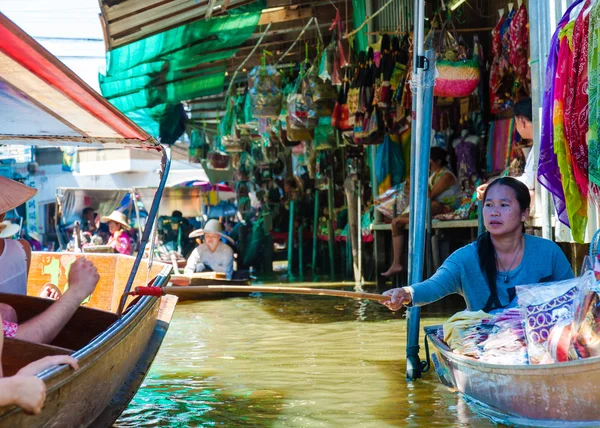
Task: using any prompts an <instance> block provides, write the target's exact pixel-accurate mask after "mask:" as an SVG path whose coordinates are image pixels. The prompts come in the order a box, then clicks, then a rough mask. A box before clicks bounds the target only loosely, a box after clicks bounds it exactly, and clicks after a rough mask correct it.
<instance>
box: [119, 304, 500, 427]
mask: <svg viewBox="0 0 600 428" xmlns="http://www.w3.org/2000/svg"><path fill="white" fill-rule="evenodd" d="M458 310H460V308H459V309H458ZM452 312H455V311H451V312H450V313H452ZM450 313H445V314H439V313H438V314H432V313H430V314H427V313H424V314H423V320H422V325H431V324H439V323H440V322H443V320H445V319H447V317H448V315H449V314H450ZM421 337H422V334H421ZM405 339H406V319H404V318H403V317H402V313H396V314H394V313H392V312H390V311H388V310H387V309H386V308H385V307H383V306H381V305H380V304H378V303H375V302H369V301H355V300H349V299H339V298H331V297H313V296H293V295H287V296H284V295H279V296H269V295H253V296H251V297H248V298H231V299H223V300H214V301H206V302H195V303H180V304H179V305H178V307H177V310H176V312H175V316H174V318H173V322H172V324H171V327H170V329H169V332H168V334H167V337H166V339H165V341H164V342H163V345H162V347H161V350H160V352H159V354H158V356H157V358H156V360H155V362H154V364H153V366H152V369H151V371H150V373H149V374H148V377H147V378H146V380H145V382H144V385H143V386H142V388H141V389H140V390H139V392H138V394H137V395H136V396H135V398H134V399H133V401H132V402H131V404H130V406H129V407H128V409H127V410H126V411H125V413H124V414H123V415H122V417H121V418H120V419H119V421H118V422H117V424H116V426H119V427H133V426H135V427H140V426H148V427H150V426H173V427H187V426H202V427H212V426H222V427H262V426H265V427H421V426H445V427H446V426H447V427H463V426H465V427H466V426H468V427H473V426H477V427H478V426H481V427H487V426H493V424H491V422H489V421H488V420H487V419H484V418H481V417H478V416H476V415H474V414H473V413H472V412H471V411H470V410H469V409H468V408H467V407H466V405H465V403H464V401H463V400H462V399H461V398H460V397H458V396H457V395H456V394H454V393H453V392H451V391H449V390H448V389H447V388H445V387H443V386H441V385H440V384H439V383H438V381H437V377H436V376H435V374H434V373H428V374H426V375H425V377H424V379H421V380H418V381H416V382H412V383H407V382H406V380H405V366H406V362H405V347H406V341H405ZM421 349H422V351H421V357H422V358H424V357H425V355H424V352H423V347H422V346H421Z"/></svg>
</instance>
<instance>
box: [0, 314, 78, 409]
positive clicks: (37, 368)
mask: <svg viewBox="0 0 600 428" xmlns="http://www.w3.org/2000/svg"><path fill="white" fill-rule="evenodd" d="M0 321H2V324H3V325H4V321H3V320H2V317H1V316H0ZM3 347H4V336H0V407H3V406H13V405H14V406H19V407H21V408H22V409H23V410H24V411H25V412H26V413H29V414H34V415H37V414H38V413H40V412H41V411H42V406H43V405H44V401H45V399H46V385H45V384H44V381H43V380H42V379H40V378H38V377H36V375H37V374H38V373H41V372H43V371H44V370H46V369H47V368H50V367H52V366H55V365H59V364H68V365H69V366H71V367H72V368H73V369H74V370H77V369H79V366H78V364H77V360H76V359H75V358H73V357H71V356H69V355H54V356H51V357H44V358H42V359H39V360H37V361H34V362H32V363H30V364H28V365H26V366H25V367H23V368H22V369H21V370H19V371H18V372H17V373H16V374H15V375H14V376H10V377H3V373H2V359H1V356H2V350H3Z"/></svg>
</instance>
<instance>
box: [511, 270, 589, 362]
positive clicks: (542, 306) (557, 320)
mask: <svg viewBox="0 0 600 428" xmlns="http://www.w3.org/2000/svg"><path fill="white" fill-rule="evenodd" d="M592 277H593V274H592ZM591 281H592V279H591V277H590V275H584V276H582V277H580V278H574V279H569V280H566V281H560V282H556V283H551V284H543V285H540V284H532V285H526V286H520V287H516V291H517V299H518V304H519V308H520V309H521V312H522V314H523V319H524V321H523V322H524V324H525V337H526V339H527V353H528V356H529V363H530V364H549V363H553V362H556V360H555V358H556V352H555V353H554V356H553V355H552V353H551V352H550V346H551V344H552V343H556V340H558V339H554V342H551V341H550V339H552V337H554V338H556V337H557V336H561V335H562V334H564V333H567V331H566V330H565V328H566V327H569V329H570V324H571V323H572V322H573V319H574V314H575V306H576V305H575V303H576V302H577V301H578V300H579V299H581V297H582V293H585V292H586V291H587V290H588V289H589V288H590V285H591V284H592V283H591ZM555 328H556V330H557V331H555V332H552V330H553V329H555ZM559 330H562V332H559ZM568 334H570V333H568ZM551 336H552V337H551ZM569 337H570V336H569Z"/></svg>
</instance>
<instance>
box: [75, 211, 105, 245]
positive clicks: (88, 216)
mask: <svg viewBox="0 0 600 428" xmlns="http://www.w3.org/2000/svg"><path fill="white" fill-rule="evenodd" d="M81 214H82V216H81V218H82V220H83V223H82V224H81V231H82V232H89V234H90V235H91V237H92V239H91V241H92V243H93V245H103V244H104V243H105V242H106V241H108V237H109V236H110V231H109V229H108V226H107V225H106V223H101V222H100V216H99V215H98V213H96V212H94V209H93V208H92V207H86V208H84V209H83V211H82V213H81Z"/></svg>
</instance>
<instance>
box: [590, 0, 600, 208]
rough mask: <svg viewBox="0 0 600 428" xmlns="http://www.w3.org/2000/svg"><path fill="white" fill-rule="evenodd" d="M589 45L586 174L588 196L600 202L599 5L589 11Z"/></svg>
mask: <svg viewBox="0 0 600 428" xmlns="http://www.w3.org/2000/svg"><path fill="white" fill-rule="evenodd" d="M589 35H590V43H589V51H588V78H589V83H588V98H589V99H588V103H589V120H588V125H589V128H590V131H589V141H588V173H589V179H590V196H592V197H593V198H594V199H595V200H596V201H599V200H600V143H599V142H598V120H600V116H599V115H600V109H599V108H598V101H599V100H598V83H599V81H598V73H599V72H600V3H596V4H595V5H594V6H593V7H592V10H591V11H590V29H589Z"/></svg>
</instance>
